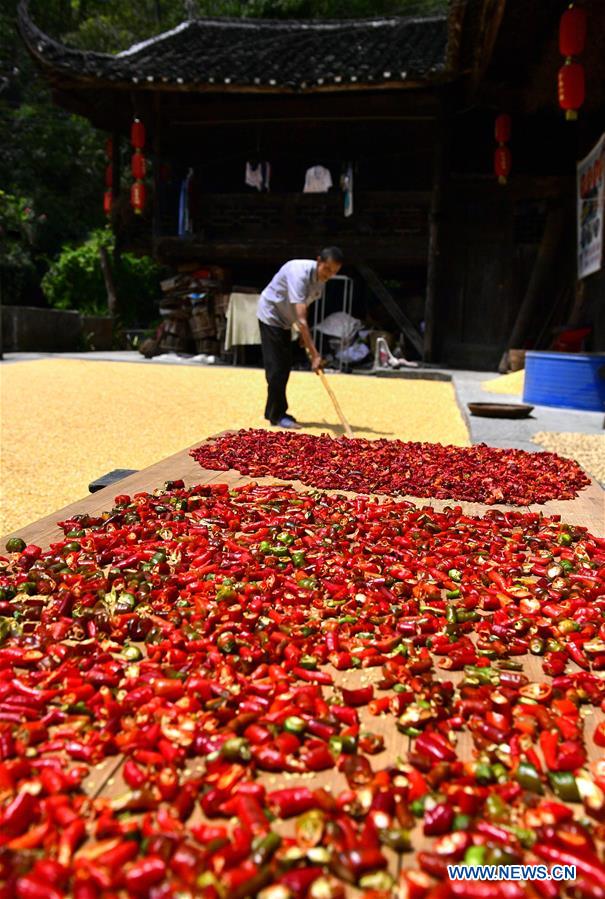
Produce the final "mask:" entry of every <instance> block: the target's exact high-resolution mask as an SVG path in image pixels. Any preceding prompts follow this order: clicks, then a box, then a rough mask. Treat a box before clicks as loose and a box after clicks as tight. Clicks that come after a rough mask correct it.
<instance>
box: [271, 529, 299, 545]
mask: <svg viewBox="0 0 605 899" xmlns="http://www.w3.org/2000/svg"><path fill="white" fill-rule="evenodd" d="M275 539H276V540H279V542H280V543H283V544H284V545H285V546H292V544H293V543H294V541H295V539H296V537H294V536H293V534H288V532H287V531H282V532H281V534H278V535H277V537H276V538H275Z"/></svg>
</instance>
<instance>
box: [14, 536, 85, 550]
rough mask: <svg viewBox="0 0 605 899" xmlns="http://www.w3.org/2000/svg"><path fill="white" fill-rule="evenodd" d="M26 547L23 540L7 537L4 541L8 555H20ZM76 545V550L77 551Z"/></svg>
mask: <svg viewBox="0 0 605 899" xmlns="http://www.w3.org/2000/svg"><path fill="white" fill-rule="evenodd" d="M26 546H27V544H26V542H25V540H23V539H22V538H21V537H9V538H8V540H7V541H6V551H7V552H9V553H22V552H23V550H24V549H25V547H26ZM79 548H80V547H79V544H78V549H79Z"/></svg>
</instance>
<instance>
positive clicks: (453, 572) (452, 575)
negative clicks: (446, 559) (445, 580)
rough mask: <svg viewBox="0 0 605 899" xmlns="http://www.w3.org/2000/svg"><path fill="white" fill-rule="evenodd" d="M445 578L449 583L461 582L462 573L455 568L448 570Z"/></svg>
mask: <svg viewBox="0 0 605 899" xmlns="http://www.w3.org/2000/svg"><path fill="white" fill-rule="evenodd" d="M447 576H448V577H449V579H450V580H451V581H461V580H462V572H461V571H459V570H458V569H457V568H450V570H449V571H448V573H447Z"/></svg>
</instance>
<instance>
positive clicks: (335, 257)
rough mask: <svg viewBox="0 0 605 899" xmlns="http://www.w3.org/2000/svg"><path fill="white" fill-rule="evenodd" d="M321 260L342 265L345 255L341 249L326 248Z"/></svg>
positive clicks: (322, 252) (321, 254)
mask: <svg viewBox="0 0 605 899" xmlns="http://www.w3.org/2000/svg"><path fill="white" fill-rule="evenodd" d="M319 258H320V259H321V261H322V262H339V263H341V264H342V261H343V259H344V254H343V252H342V250H341V249H340V247H324V248H323V250H322V251H321V253H320V254H319Z"/></svg>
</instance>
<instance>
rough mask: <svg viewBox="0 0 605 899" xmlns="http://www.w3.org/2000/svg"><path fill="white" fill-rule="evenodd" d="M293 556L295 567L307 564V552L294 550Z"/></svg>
mask: <svg viewBox="0 0 605 899" xmlns="http://www.w3.org/2000/svg"><path fill="white" fill-rule="evenodd" d="M291 558H292V564H293V565H294V567H295V568H302V567H303V566H304V565H305V564H306V558H305V554H304V552H303V551H302V550H294V552H292V554H291Z"/></svg>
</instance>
